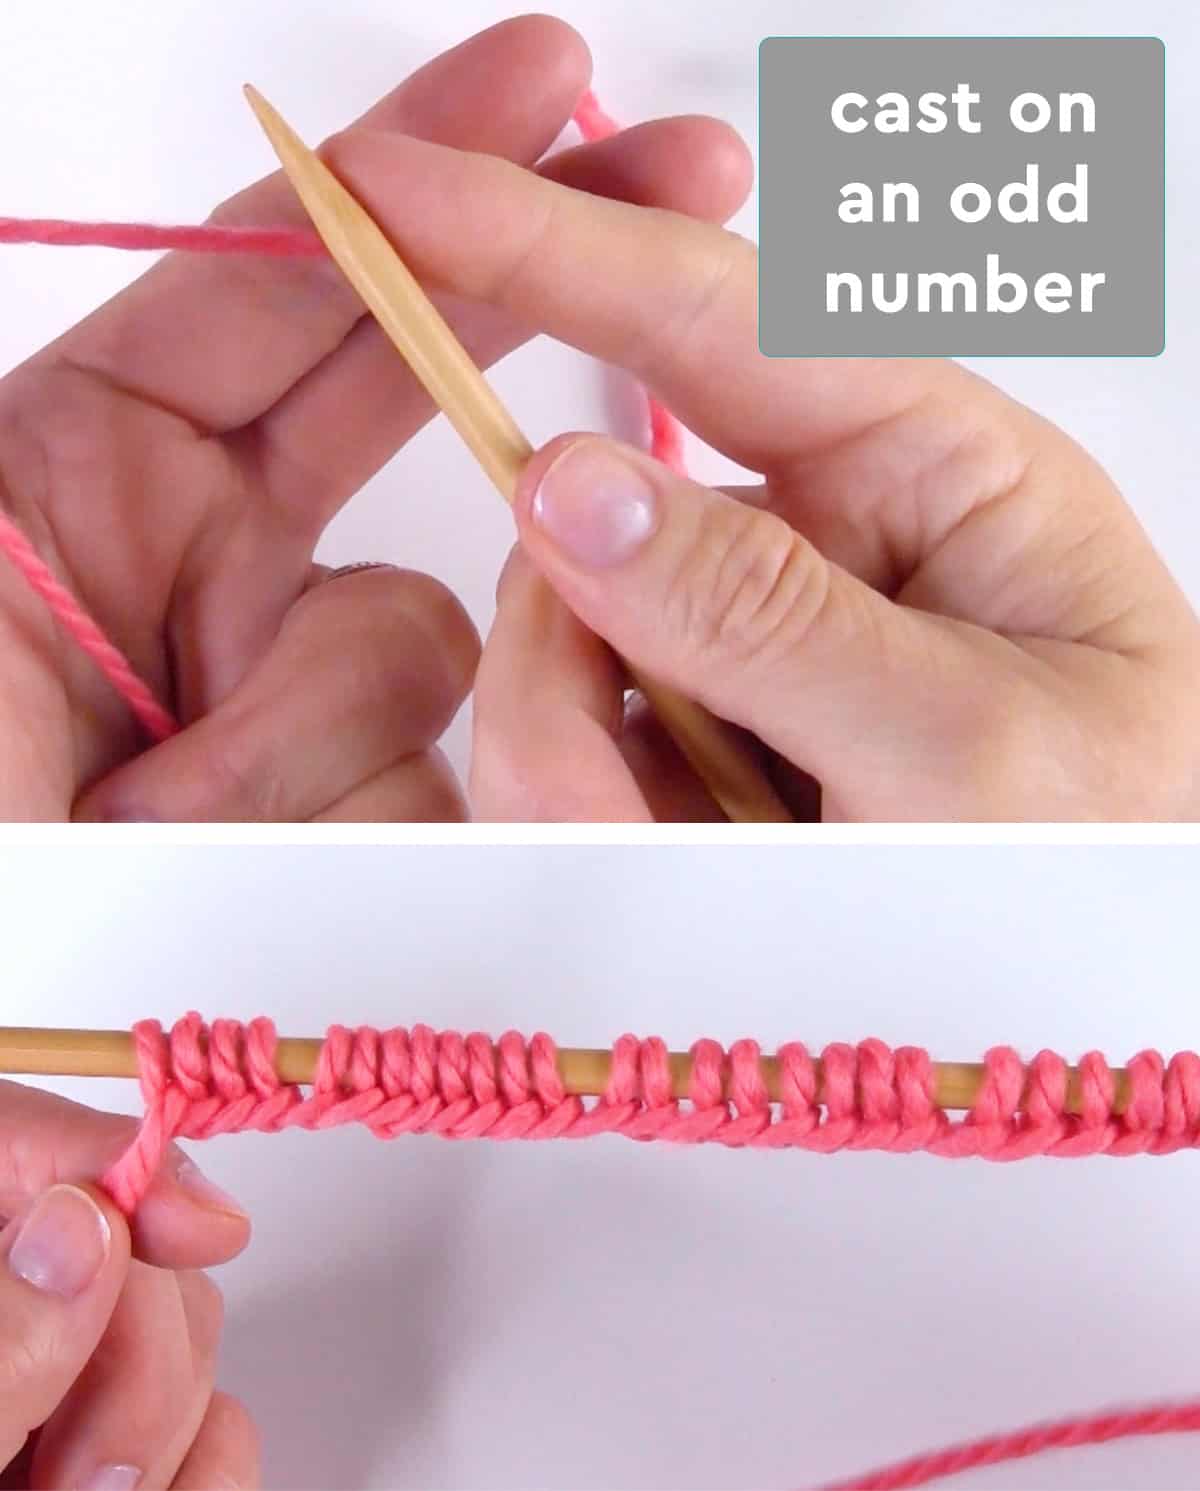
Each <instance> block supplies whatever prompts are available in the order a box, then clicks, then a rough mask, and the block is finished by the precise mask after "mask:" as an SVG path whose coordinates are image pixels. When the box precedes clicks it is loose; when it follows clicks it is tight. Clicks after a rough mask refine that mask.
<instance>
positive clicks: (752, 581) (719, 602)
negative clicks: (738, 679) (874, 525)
mask: <svg viewBox="0 0 1200 1491" xmlns="http://www.w3.org/2000/svg"><path fill="white" fill-rule="evenodd" d="M832 603H833V588H832V576H831V572H830V569H829V566H828V564H827V563H826V561H825V560H824V559H823V558H822V557H821V556H820V555H819V554H818V553H817V552H816V550H815V549H814V548H813V547H812V545H811V544H809V543H808V542H807V541H806V540H805V539H803V538H802V537H801V536H800V535H799V534H798V533H796V532H794V531H793V530H792V529H791V528H789V527H788V525H787V524H786V523H785V522H783V521H782V519H780V518H777V517H775V516H774V515H772V514H770V513H760V512H754V511H752V510H750V509H744V508H741V507H734V508H731V509H730V510H727V511H726V512H724V514H723V519H722V522H721V523H720V524H712V525H705V528H704V531H703V532H701V533H698V534H697V538H696V543H695V545H694V547H693V548H692V550H691V552H690V553H688V554H686V555H685V556H684V558H683V562H682V563H681V565H680V566H679V570H678V572H677V574H676V576H675V579H674V582H673V583H672V584H671V585H670V586H669V587H668V596H667V604H666V615H667V622H668V625H670V626H671V627H672V628H673V629H675V630H677V631H678V632H679V633H681V634H682V635H683V636H684V637H685V638H686V640H687V642H688V644H689V648H690V649H691V650H692V651H694V652H695V653H696V654H697V656H698V661H700V662H703V661H704V659H706V658H711V659H713V660H718V659H719V660H720V661H721V663H722V664H723V665H725V666H729V665H733V666H747V665H750V664H757V665H761V664H762V663H764V662H770V661H772V660H773V659H774V658H775V657H776V656H777V655H778V654H780V653H782V652H785V651H790V650H791V649H792V648H794V647H796V646H798V645H800V644H802V643H803V642H804V641H805V640H806V639H808V638H810V637H811V636H812V635H813V634H814V632H815V631H816V630H817V629H818V628H819V627H820V626H822V625H823V624H824V622H825V620H826V619H827V617H828V615H829V612H830V609H831V607H832Z"/></svg>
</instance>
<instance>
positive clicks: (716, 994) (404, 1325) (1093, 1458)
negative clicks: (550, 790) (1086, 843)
mask: <svg viewBox="0 0 1200 1491" xmlns="http://www.w3.org/2000/svg"><path fill="white" fill-rule="evenodd" d="M1196 896H1197V873H1196V856H1195V851H1194V850H1192V849H1190V848H1183V849H1165V848H1164V849H1153V848H1136V847H1126V848H1121V849H1114V850H1104V849H1101V850H1096V849H1086V848H1083V849H1080V848H1045V847H1043V848H1024V847H1003V848H991V847H982V848H970V847H958V848H928V847H927V848H906V847H896V848H872V847H832V846H812V847H790V846H789V847H784V848H779V849H775V848H740V847H716V848H710V849H701V848H696V847H693V848H690V849H679V848H661V847H649V848H550V847H541V848H532V849H528V848H488V847H481V848H469V847H466V848H464V847H443V848H436V847H413V848H402V847H385V848H349V847H334V846H321V847H316V848H300V847H293V848H248V847H246V846H238V847H232V848H224V847H210V848H196V847H192V848H185V849H155V848H148V847H142V848H136V847H130V848H124V849H121V848H104V847H93V846H86V847H84V846H80V847H76V848H75V849H74V850H73V852H72V853H71V854H70V855H64V854H63V853H61V852H60V851H58V850H55V849H49V848H40V849H29V850H25V851H22V852H21V853H20V854H19V855H17V854H12V853H10V854H9V855H8V856H7V858H5V859H2V860H0V932H2V935H3V939H4V946H5V952H6V959H7V968H6V974H7V977H6V997H5V1005H4V1008H5V1018H6V1019H8V1020H10V1021H12V1022H13V1023H31V1022H37V1023H46V1024H95V1025H99V1026H105V1027H106V1026H125V1025H127V1024H129V1023H131V1022H132V1021H133V1020H134V1019H136V1018H138V1017H141V1016H145V1015H150V1014H156V1015H158V1016H159V1017H160V1018H163V1019H173V1018H174V1017H175V1016H176V1015H177V1014H179V1013H182V1012H183V1011H184V1010H186V1009H187V1008H188V1007H189V1006H195V1007H198V1008H200V1009H201V1010H202V1011H203V1012H205V1013H206V1014H208V1015H209V1016H212V1015H217V1014H225V1015H232V1016H238V1017H242V1018H245V1017H249V1016H251V1015H253V1014H256V1013H260V1012H267V1013H270V1014H271V1015H273V1016H275V1017H276V1019H277V1020H278V1022H279V1024H280V1027H281V1029H282V1030H284V1031H286V1032H288V1033H292V1034H316V1033H320V1031H321V1030H322V1029H323V1028H324V1026H325V1024H326V1023H327V1022H329V1021H331V1020H341V1021H344V1022H348V1023H353V1022H355V1021H358V1020H363V1021H369V1022H372V1023H375V1024H380V1025H386V1024H411V1023H414V1022H416V1021H418V1020H424V1021H427V1022H428V1023H430V1024H433V1025H435V1026H437V1027H447V1026H453V1027H456V1028H459V1029H463V1030H468V1029H472V1028H477V1029H483V1030H486V1031H488V1032H490V1033H493V1034H499V1033H500V1032H501V1031H502V1030H503V1029H505V1028H508V1027H510V1026H515V1027H517V1028H518V1029H522V1030H524V1031H526V1032H527V1033H532V1032H533V1031H534V1030H536V1029H538V1028H542V1029H546V1030H548V1031H550V1032H551V1033H552V1034H553V1035H554V1036H555V1037H556V1038H558V1039H559V1040H560V1041H561V1042H562V1043H564V1044H570V1043H575V1044H581V1045H603V1044H606V1043H607V1042H608V1041H610V1040H611V1039H612V1038H613V1037H614V1036H616V1035H618V1034H620V1033H621V1032H622V1031H624V1030H626V1029H632V1030H633V1031H635V1032H637V1033H639V1034H652V1033H658V1034H661V1035H662V1036H664V1037H665V1038H666V1039H667V1040H668V1041H669V1042H671V1043H672V1044H673V1045H676V1046H682V1045H686V1044H688V1043H689V1042H690V1041H691V1040H692V1039H694V1038H695V1037H697V1036H699V1035H709V1036H713V1037H716V1038H718V1039H720V1040H723V1041H726V1042H728V1041H730V1040H732V1039H734V1038H736V1037H738V1036H741V1035H754V1036H756V1037H758V1038H759V1039H760V1040H761V1041H762V1042H763V1043H764V1045H767V1046H774V1045H775V1044H777V1043H778V1042H779V1041H781V1040H783V1039H787V1038H800V1039H803V1040H805V1041H807V1042H809V1043H811V1044H812V1045H814V1046H819V1045H821V1044H824V1043H825V1042H826V1041H829V1040H849V1041H857V1040H859V1039H861V1038H862V1037H864V1036H867V1035H877V1036H880V1037H882V1038H883V1039H885V1040H888V1041H890V1042H892V1043H894V1044H902V1043H916V1044H923V1045H926V1046H927V1047H928V1048H929V1049H930V1051H931V1052H932V1053H933V1054H934V1055H937V1056H943V1057H948V1058H951V1059H959V1060H968V1059H975V1058H977V1057H978V1056H979V1055H980V1054H981V1053H982V1051H983V1050H984V1049H985V1048H986V1047H987V1046H988V1045H990V1044H992V1043H994V1042H997V1041H1007V1042H1012V1043H1014V1044H1016V1045H1018V1046H1019V1047H1020V1048H1021V1049H1022V1050H1023V1051H1024V1052H1025V1053H1027V1054H1032V1053H1033V1051H1035V1050H1036V1049H1038V1048H1039V1047H1040V1046H1042V1045H1046V1046H1050V1047H1052V1048H1054V1049H1057V1050H1059V1051H1061V1052H1062V1053H1063V1054H1064V1055H1069V1056H1076V1055H1078V1054H1079V1053H1080V1052H1081V1051H1083V1050H1085V1049H1087V1048H1089V1047H1093V1046H1094V1047H1099V1048H1101V1049H1103V1050H1105V1051H1106V1052H1107V1053H1108V1054H1109V1055H1110V1057H1111V1058H1112V1059H1113V1060H1114V1061H1116V1060H1119V1059H1121V1060H1123V1059H1125V1058H1127V1057H1128V1056H1129V1055H1131V1054H1133V1052H1134V1051H1135V1050H1136V1049H1138V1048H1140V1047H1142V1046H1145V1045H1150V1044H1153V1045H1156V1046H1158V1047H1160V1048H1161V1049H1162V1050H1164V1051H1171V1050H1174V1049H1177V1048H1179V1047H1183V1046H1188V1045H1189V1044H1191V1045H1195V1044H1196V1043H1197V1041H1198V1037H1200V1022H1198V1020H1197V1016H1196V990H1197V987H1198V986H1200V978H1198V975H1200V968H1198V966H1197V965H1198V963H1200V952H1198V950H1197V942H1196V937H1195V906H1196ZM73 1090H74V1091H75V1092H76V1093H77V1094H80V1093H81V1094H83V1095H84V1096H85V1097H87V1098H89V1099H90V1100H91V1101H93V1102H95V1103H98V1104H101V1105H111V1106H114V1107H125V1108H128V1109H130V1110H132V1109H133V1108H134V1107H135V1092H134V1089H133V1085H132V1084H131V1083H118V1082H112V1083H108V1082H105V1083H92V1084H90V1085H89V1084H86V1083H76V1084H74V1088H73ZM195 1150H197V1151H199V1159H200V1160H201V1162H202V1164H203V1165H204V1166H205V1168H207V1169H208V1170H209V1171H210V1173H211V1174H212V1175H213V1176H214V1177H215V1178H216V1179H217V1180H219V1181H220V1182H221V1183H222V1184H224V1185H225V1186H227V1187H228V1188H229V1189H231V1190H232V1191H234V1192H235V1193H236V1194H237V1195H239V1196H240V1197H241V1198H242V1200H243V1201H244V1202H245V1203H246V1204H247V1205H248V1206H249V1207H250V1208H251V1210H252V1211H253V1213H254V1216H255V1219H256V1229H257V1231H256V1236H255V1239H254V1241H253V1243H252V1245H251V1248H250V1251H249V1252H248V1253H247V1254H246V1255H245V1257H244V1258H243V1259H241V1260H240V1261H239V1262H237V1263H236V1264H234V1265H233V1266H231V1267H230V1268H227V1269H225V1270H222V1271H221V1279H222V1282H223V1284H224V1286H225V1288H226V1290H227V1294H228V1301H229V1319H228V1341H227V1345H226V1348H225V1354H224V1365H223V1372H222V1376H223V1379H224V1382H225V1383H226V1385H227V1386H229V1387H230V1388H232V1389H233V1390H235V1391H238V1392H240V1393H242V1394H244V1395H245V1397H246V1398H247V1399H248V1401H249V1402H250V1403H251V1405H252V1406H253V1408H254V1409H255V1411H256V1413H257V1414H258V1417H259V1419H260V1421H261V1423H262V1425H263V1429H264V1432H265V1435H266V1439H267V1444H268V1447H269V1453H268V1465H269V1471H270V1481H269V1484H270V1486H272V1487H274V1488H288V1491H291V1488H296V1491H298V1488H312V1491H330V1488H335V1487H336V1488H350V1487H354V1488H364V1487H372V1488H383V1487H389V1488H391V1487H396V1488H400V1487H403V1488H408V1491H416V1488H435V1487H436V1488H454V1491H467V1488H471V1491H484V1488H486V1491H499V1488H505V1491H531V1488H534V1491H550V1488H555V1491H585V1488H586V1491H643V1488H644V1491H651V1488H652V1491H667V1488H671V1491H772V1488H774V1491H801V1488H805V1487H811V1486H814V1485H817V1484H820V1482H821V1481H822V1480H825V1479H829V1478H831V1477H833V1476H834V1475H837V1474H839V1473H840V1474H844V1475H849V1474H850V1473H852V1472H854V1471H856V1470H860V1469H865V1468H866V1467H867V1466H868V1465H870V1464H872V1463H875V1462H878V1461H880V1460H884V1459H890V1458H892V1457H894V1456H897V1455H901V1454H906V1453H909V1452H912V1451H915V1450H917V1449H921V1448H928V1447H932V1446H934V1445H937V1444H939V1443H941V1442H943V1441H945V1440H948V1439H956V1438H959V1437H961V1436H963V1435H967V1434H975V1433H982V1432H987V1431H990V1430H994V1429H998V1428H1003V1427H1009V1426H1016V1425H1018V1424H1021V1423H1024V1422H1025V1421H1027V1420H1030V1419H1038V1418H1040V1417H1043V1416H1046V1415H1057V1414H1064V1413H1069V1412H1072V1413H1073V1412H1086V1411H1091V1410H1094V1409H1097V1408H1100V1407H1102V1406H1106V1405H1109V1404H1112V1403H1114V1402H1128V1401H1130V1400H1138V1399H1143V1398H1147V1397H1150V1398H1154V1397H1161V1396H1181V1395H1188V1394H1200V1353H1198V1352H1197V1350H1196V1341H1197V1339H1198V1336H1200V1269H1198V1266H1197V1249H1196V1236H1197V1222H1198V1221H1200V1200H1198V1197H1200V1171H1198V1169H1197V1156H1196V1155H1195V1154H1194V1153H1192V1154H1184V1155H1179V1156H1175V1157H1173V1158H1162V1159H1148V1158H1140V1159H1127V1160H1115V1159H1106V1158H1096V1159H1091V1160H1078V1161H1054V1160H1031V1161H1025V1162H1022V1163H1020V1164H1017V1165H1009V1166H997V1165H989V1164H987V1163H985V1162H974V1161H957V1162H955V1161H947V1160H938V1159H934V1158H932V1157H929V1156H924V1155H917V1156H907V1157H901V1156H891V1155H867V1154H863V1155H852V1154H846V1155H837V1156H830V1157H819V1156H809V1155H805V1154H801V1153H779V1154H754V1153H736V1152H725V1151H720V1150H717V1149H676V1148H674V1147H670V1146H666V1145H662V1146H657V1145H635V1144H632V1143H630V1142H629V1141H626V1140H622V1139H617V1138H606V1139H597V1140H592V1141H589V1142H587V1143H575V1144H571V1143H565V1142H563V1143H558V1144H544V1145H537V1144H511V1145H502V1144H490V1143H487V1142H475V1143H471V1144H463V1145H454V1144H451V1143H448V1142H446V1141H443V1140H438V1139H434V1138H410V1139H402V1140H399V1141H396V1142H395V1143H392V1144H384V1143H380V1142H379V1141H376V1140H374V1139H372V1138H370V1137H369V1136H368V1135H367V1134H365V1133H363V1132H361V1131H351V1130H339V1131H336V1132H331V1133H326V1134H303V1133H293V1134H287V1135H282V1136H275V1137H267V1136H258V1135H242V1136H237V1137H230V1138H225V1139H220V1140H214V1141H212V1142H211V1143H209V1144H208V1145H205V1146H199V1145H198V1146H195ZM969 1484H970V1485H972V1486H978V1487H979V1488H981V1491H983V1488H989V1487H990V1488H993V1491H995V1488H998V1487H1004V1488H1006V1491H1032V1488H1042V1491H1046V1488H1050V1487H1054V1488H1068V1487H1069V1488H1075V1491H1078V1488H1083V1487H1089V1488H1101V1487H1103V1488H1107V1491H1129V1488H1131V1487H1137V1488H1139V1491H1167V1488H1173V1491H1181V1488H1188V1491H1194V1488H1196V1487H1197V1486H1200V1449H1198V1447H1197V1442H1196V1441H1195V1440H1180V1439H1175V1440H1162V1441H1157V1442H1152V1441H1146V1442H1140V1443H1131V1444H1128V1445H1124V1446H1112V1447H1109V1448H1106V1449H1096V1450H1083V1451H1078V1452H1074V1453H1072V1454H1069V1455H1060V1456H1056V1457H1054V1458H1052V1459H1044V1460H1040V1461H1037V1462H1031V1463H1029V1464H1026V1465H1024V1466H1018V1467H1016V1468H1006V1469H1004V1470H994V1471H991V1472H987V1473H984V1474H979V1475H977V1476H976V1477H974V1478H973V1479H971V1480H970V1482H969Z"/></svg>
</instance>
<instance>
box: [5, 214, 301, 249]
mask: <svg viewBox="0 0 1200 1491" xmlns="http://www.w3.org/2000/svg"><path fill="white" fill-rule="evenodd" d="M0 243H41V244H48V245H50V246H52V247H54V248H114V249H182V250H184V251H185V252H188V253H195V254H266V255H269V256H270V257H271V258H274V259H322V258H325V257H326V254H327V250H326V248H325V245H324V244H323V243H322V242H321V239H320V237H319V235H318V234H317V233H315V232H314V231H313V230H312V229H311V228H231V227H223V226H220V225H218V224H216V223H204V224H202V225H200V226H199V227H196V226H191V227H175V228H172V227H165V226H162V225H160V224H156V223H77V222H70V221H67V220H64V219H62V218H54V217H0Z"/></svg>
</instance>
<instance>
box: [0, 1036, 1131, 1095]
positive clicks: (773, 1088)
mask: <svg viewBox="0 0 1200 1491" xmlns="http://www.w3.org/2000/svg"><path fill="white" fill-rule="evenodd" d="M321 1046H322V1042H321V1041H320V1040H316V1039H308V1038H286V1037H281V1038H280V1040H279V1044H278V1047H277V1049H276V1057H275V1069H276V1071H277V1072H278V1073H279V1077H280V1080H281V1081H283V1082H289V1083H297V1084H303V1085H308V1084H309V1083H311V1082H312V1080H313V1076H314V1074H315V1072H316V1069H317V1058H318V1056H319V1054H320V1050H321ZM667 1062H668V1065H669V1067H670V1071H671V1093H672V1096H674V1097H676V1098H686V1097H687V1095H688V1082H689V1078H690V1076H691V1070H692V1058H691V1057H690V1056H689V1055H688V1054H687V1053H686V1052H683V1051H672V1052H671V1053H670V1054H669V1055H668V1057H667ZM611 1066H612V1053H611V1052H610V1051H598V1050H579V1049H575V1050H572V1049H570V1048H567V1049H562V1050H560V1051H559V1052H558V1071H559V1075H560V1076H561V1077H562V1080H563V1086H564V1087H565V1088H566V1089H567V1091H568V1092H569V1093H573V1094H575V1095H576V1096H578V1097H599V1096H601V1095H602V1094H603V1092H604V1089H605V1087H606V1086H607V1085H608V1075H609V1071H610V1069H611ZM815 1066H816V1070H817V1101H818V1102H820V1101H822V1100H823V1092H822V1082H823V1076H822V1072H821V1063H820V1062H819V1061H817V1062H816V1063H815ZM0 1072H6V1073H9V1074H11V1075H22V1076H40V1077H136V1076H137V1074H138V1067H137V1056H136V1054H135V1052H134V1046H133V1037H132V1036H131V1035H130V1034H129V1032H128V1031H127V1030H34V1029H23V1028H20V1027H17V1026H9V1027H0ZM762 1074H763V1081H764V1082H765V1083H766V1087H767V1094H768V1096H769V1097H770V1099H771V1101H772V1102H778V1101H779V1064H778V1062H777V1061H776V1060H775V1058H774V1057H773V1056H764V1057H763V1058H762ZM933 1076H934V1102H935V1103H936V1104H937V1106H938V1107H939V1108H970V1107H971V1106H972V1105H973V1103H974V1102H975V1099H976V1097H977V1096H978V1095H979V1089H980V1086H981V1085H982V1083H983V1077H984V1068H983V1067H982V1066H981V1065H979V1064H978V1063H974V1062H957V1061H943V1062H935V1063H934V1066H933ZM1113 1078H1114V1081H1115V1084H1116V1093H1115V1097H1114V1100H1113V1111H1114V1112H1116V1113H1123V1112H1124V1111H1125V1108H1126V1105H1127V1104H1128V1102H1129V1077H1128V1075H1127V1073H1126V1072H1125V1071H1124V1069H1114V1071H1113ZM1022 1101H1024V1100H1022ZM1066 1107H1067V1112H1068V1113H1078V1112H1079V1111H1080V1085H1079V1073H1078V1070H1077V1069H1076V1068H1075V1067H1071V1068H1069V1069H1068V1075H1067V1102H1066Z"/></svg>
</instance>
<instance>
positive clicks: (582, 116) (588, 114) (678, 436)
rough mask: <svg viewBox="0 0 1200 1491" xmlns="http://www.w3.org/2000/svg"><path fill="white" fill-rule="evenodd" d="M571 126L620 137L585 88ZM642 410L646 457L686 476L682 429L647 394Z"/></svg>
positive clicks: (590, 134) (592, 136)
mask: <svg viewBox="0 0 1200 1491" xmlns="http://www.w3.org/2000/svg"><path fill="white" fill-rule="evenodd" d="M574 117H575V125H576V127H577V129H578V130H579V133H580V134H581V135H582V136H583V138H584V139H585V140H607V139H608V137H609V136H610V135H615V134H619V133H620V129H621V126H620V125H619V124H618V123H617V121H616V120H615V119H614V118H613V117H612V115H611V114H606V113H605V112H604V110H603V109H602V108H601V107H600V104H599V102H598V101H597V99H596V95H595V94H594V93H593V92H592V90H591V89H590V88H589V89H588V91H587V92H586V93H585V94H584V95H583V97H582V98H581V99H580V100H579V103H578V104H577V105H576V108H575V116H574ZM646 410H647V413H648V415H649V418H650V454H651V455H652V456H655V457H657V458H658V460H660V461H661V462H662V463H663V465H664V466H669V467H670V468H671V470H672V471H677V472H678V473H679V475H680V476H686V475H687V474H688V471H687V463H686V461H685V459H684V453H683V452H684V441H683V426H682V425H681V424H680V423H679V421H678V420H677V419H676V418H675V416H674V415H673V414H672V413H671V411H670V410H669V409H668V408H667V407H666V405H665V404H660V403H659V402H658V400H657V399H656V398H654V396H653V395H652V394H650V393H649V392H647V394H646Z"/></svg>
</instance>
